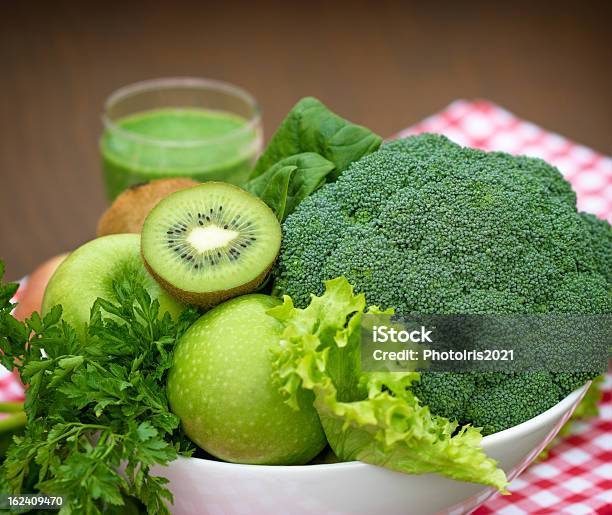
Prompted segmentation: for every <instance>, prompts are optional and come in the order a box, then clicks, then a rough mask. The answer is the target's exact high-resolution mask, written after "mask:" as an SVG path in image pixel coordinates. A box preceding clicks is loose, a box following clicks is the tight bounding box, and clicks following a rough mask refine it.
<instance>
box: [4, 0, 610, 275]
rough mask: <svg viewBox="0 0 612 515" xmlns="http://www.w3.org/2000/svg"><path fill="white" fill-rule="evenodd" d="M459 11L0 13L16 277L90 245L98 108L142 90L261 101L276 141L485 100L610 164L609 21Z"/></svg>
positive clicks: (9, 235)
mask: <svg viewBox="0 0 612 515" xmlns="http://www.w3.org/2000/svg"><path fill="white" fill-rule="evenodd" d="M455 4H461V2H453V3H451V2H440V1H437V2H403V3H388V2H384V1H376V2H370V3H362V2H352V3H350V4H349V3H344V2H333V1H328V2H317V1H309V2H303V3H300V4H295V5H292V4H290V3H284V4H278V5H276V4H274V3H261V2H256V1H255V2H250V3H248V4H244V5H241V4H237V3H233V2H223V1H217V2H214V3H211V4H208V3H207V2H205V1H200V2H197V3H196V2H193V3H181V2H163V3H162V2H157V3H146V4H145V3H138V2H125V1H124V2H120V3H119V2H117V3H116V4H113V2H110V1H108V0H107V1H105V2H100V3H95V2H94V3H91V2H78V3H76V2H72V3H69V2H55V1H54V2H44V3H43V2H40V3H33V2H2V4H1V6H0V178H1V180H0V258H1V259H4V260H5V261H6V264H7V270H8V277H9V278H11V279H16V278H18V277H20V276H22V275H23V274H26V273H28V271H30V270H32V268H33V267H35V266H36V264H37V263H39V262H40V261H42V260H44V259H46V258H48V257H50V256H52V255H54V254H57V253H59V252H63V251H66V250H70V249H73V248H75V247H76V246H78V245H79V244H81V243H83V242H85V241H86V240H88V239H90V238H91V237H92V236H93V235H94V231H95V225H96V221H97V218H98V216H99V215H100V213H101V212H102V211H103V209H104V207H105V203H104V198H103V192H102V182H101V175H100V173H101V172H100V165H99V155H98V148H97V140H98V137H99V135H100V130H101V124H100V113H101V107H102V103H103V101H104V99H105V97H106V96H107V95H108V94H109V93H110V92H112V91H113V90H114V89H116V88H118V87H119V86H122V85H124V84H127V83H131V82H135V81H139V80H143V79H149V78H155V77H161V76H175V75H193V76H202V77H212V78H218V79H222V80H226V81H230V82H233V83H236V84H238V85H241V86H243V87H244V88H246V89H248V90H250V91H251V92H252V93H253V94H254V95H255V96H256V97H257V98H258V99H259V101H260V104H261V106H262V108H263V113H264V125H265V129H266V135H267V136H268V137H269V136H270V134H271V133H272V132H273V130H274V128H275V127H276V125H277V124H278V122H279V121H280V120H281V119H282V117H283V116H284V115H285V114H286V112H287V111H288V110H289V108H290V107H291V106H292V104H293V103H294V102H295V101H296V100H298V99H299V98H300V97H301V96H304V95H314V96H317V97H319V98H321V99H322V100H323V101H325V102H326V103H327V104H328V105H329V106H330V107H332V109H334V110H336V111H337V112H339V113H340V114H342V115H344V116H345V117H347V118H350V119H351V120H354V121H356V122H359V123H362V124H365V125H367V126H369V127H371V128H372V129H373V130H375V131H376V132H378V133H380V134H382V135H390V134H392V133H393V132H394V131H397V130H398V129H401V128H403V127H406V126H408V125H411V124H413V123H415V122H417V121H418V120H420V119H421V118H423V117H425V116H427V115H429V114H431V113H433V112H435V111H438V110H439V109H441V108H442V107H444V106H445V105H446V104H448V103H449V102H450V101H452V100H454V99H456V98H488V99H491V100H493V101H495V102H498V103H500V104H502V105H504V106H505V107H507V108H508V109H510V110H512V111H514V112H515V113H517V114H518V115H519V116H522V117H524V118H528V119H530V120H532V121H533V122H535V123H538V124H540V125H542V126H544V127H546V128H548V129H552V130H554V131H557V132H560V133H562V134H565V135H567V136H569V137H570V138H572V139H574V140H577V141H579V142H581V143H584V144H586V145H589V146H592V147H594V148H595V149H597V150H599V151H602V152H605V153H610V149H611V144H612V57H611V56H612V36H611V34H612V31H611V29H610V26H611V25H612V20H611V16H610V9H609V8H606V7H603V5H604V4H603V3H602V4H601V5H598V4H589V3H588V2H574V3H573V6H572V7H564V6H563V5H562V4H561V3H559V2H554V3H552V2H551V3H550V4H548V5H544V4H542V3H541V2H534V1H532V2H527V3H524V4H522V5H521V4H519V3H517V2H506V3H504V5H501V2H486V3H484V2H483V3H482V5H478V4H471V7H467V6H460V5H455ZM498 4H500V5H498Z"/></svg>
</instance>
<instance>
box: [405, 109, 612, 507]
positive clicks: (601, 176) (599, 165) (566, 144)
mask: <svg viewBox="0 0 612 515" xmlns="http://www.w3.org/2000/svg"><path fill="white" fill-rule="evenodd" d="M420 132H437V133H440V134H444V135H446V136H447V137H448V138H450V139H451V140H453V141H455V142H456V143H459V144H460V145H464V146H469V147H477V148H481V149H483V150H502V151H504V152H509V153H511V154H526V155H530V156H534V157H539V158H542V159H544V160H545V161H548V162H549V163H551V164H553V165H555V166H557V167H558V168H559V170H561V172H562V173H563V175H564V176H565V178H566V179H567V180H568V181H570V182H571V183H572V186H573V188H574V190H575V191H576V193H577V196H578V209H580V210H582V211H588V212H590V213H593V214H595V215H597V216H599V217H600V218H605V219H608V220H609V221H612V158H610V157H607V156H603V155H601V154H598V153H597V152H594V151H593V150H591V149H589V148H587V147H584V146H582V145H577V144H576V143H573V142H571V141H569V140H568V139H566V138H564V137H562V136H559V135H558V134H553V133H550V132H547V131H545V130H544V129H542V128H540V127H538V126H536V125H534V124H532V123H530V122H526V121H524V120H521V119H519V118H517V117H516V116H514V115H513V114H512V113H509V112H508V111H506V110H505V109H502V108H501V107H499V106H497V105H495V104H493V103H491V102H487V101H476V102H468V101H465V100H457V101H456V102H453V103H452V104H451V105H449V106H448V107H447V108H446V109H444V110H443V111H442V112H440V113H438V114H435V115H433V116H431V117H429V118H427V119H425V120H423V121H422V122H421V123H419V124H417V125H415V126H413V127H410V128H408V129H405V130H403V131H401V132H400V133H399V134H398V135H397V137H402V136H408V135H411V134H416V133H420ZM600 409H601V415H600V417H599V418H597V419H595V420H592V421H589V422H587V423H579V424H576V425H575V426H574V430H573V434H571V435H570V436H567V437H566V438H564V439H563V440H562V441H561V442H560V443H559V444H558V445H556V446H555V447H554V448H553V449H552V451H551V452H550V455H549V457H548V459H547V460H546V461H545V462H543V463H536V464H534V465H532V466H531V467H530V468H528V469H527V470H526V471H525V472H523V473H522V474H521V476H520V477H519V478H517V479H515V480H514V481H513V482H512V484H511V486H510V488H509V490H510V491H511V492H512V495H508V496H502V495H496V496H494V497H492V498H491V499H490V500H488V501H487V502H486V503H485V504H484V505H483V506H481V507H480V508H478V509H477V510H476V511H475V512H474V515H487V514H490V513H500V514H504V515H522V514H525V513H539V514H544V513H551V514H552V513H563V514H576V515H578V514H591V513H601V514H604V513H605V514H611V515H612V374H608V376H607V377H606V382H605V384H604V398H603V400H602V402H601V406H600Z"/></svg>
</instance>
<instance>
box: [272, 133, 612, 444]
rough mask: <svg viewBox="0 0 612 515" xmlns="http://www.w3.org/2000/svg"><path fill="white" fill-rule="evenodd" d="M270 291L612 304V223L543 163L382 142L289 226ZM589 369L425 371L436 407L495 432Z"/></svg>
mask: <svg viewBox="0 0 612 515" xmlns="http://www.w3.org/2000/svg"><path fill="white" fill-rule="evenodd" d="M283 229H284V230H283V235H284V236H283V244H282V247H281V253H280V256H279V260H278V264H277V267H276V269H275V289H276V291H277V292H279V293H287V294H289V295H291V297H292V298H293V299H294V302H295V303H296V305H298V306H302V307H303V306H305V305H306V304H307V303H308V300H309V298H310V294H312V293H315V294H321V293H322V288H323V281H324V280H327V279H332V278H334V277H337V276H339V275H344V276H345V277H346V278H347V279H348V280H349V281H350V282H351V283H352V284H353V285H354V286H355V288H356V290H357V291H361V292H363V293H364V294H365V296H366V299H367V301H368V303H370V304H376V305H378V306H379V307H381V308H383V309H385V308H394V309H395V311H396V313H398V314H400V315H401V314H404V315H407V314H410V313H422V314H513V313H516V314H538V313H556V314H565V313H572V314H609V313H612V282H611V280H612V279H611V275H612V229H611V228H610V225H609V224H608V223H607V222H604V221H599V220H597V219H595V218H594V217H592V216H591V215H585V214H580V213H578V212H577V210H576V197H575V194H574V192H573V191H572V189H571V187H570V185H569V184H568V183H567V182H566V181H565V180H564V179H563V177H562V175H561V174H560V172H559V171H558V170H557V169H556V168H554V167H553V166H550V165H548V164H547V163H545V162H544V161H542V160H539V159H533V158H528V157H514V156H511V155H509V154H505V153H501V152H491V153H487V152H483V151H480V150H476V149H470V148H462V147H460V146H459V145H456V144H454V143H452V142H451V141H450V140H448V139H447V138H445V137H443V136H438V135H432V134H426V135H420V136H413V137H409V138H405V139H402V140H397V141H393V142H390V143H387V144H386V145H384V146H383V147H381V149H380V150H378V151H376V152H374V153H372V154H370V155H368V156H366V157H364V158H362V159H360V160H359V161H356V162H354V163H352V164H351V165H350V167H349V168H348V169H347V170H346V171H345V172H344V173H343V174H342V175H341V176H340V177H339V178H338V180H337V181H336V182H334V183H330V184H326V185H325V186H323V187H322V188H321V189H320V190H318V191H317V192H315V193H314V194H313V195H311V196H310V197H309V198H307V199H306V200H304V201H303V202H302V203H301V204H300V205H299V206H298V207H297V209H296V211H295V212H294V213H293V214H292V215H290V216H289V217H288V218H287V220H286V221H285V223H284V226H283ZM595 375H596V374H583V373H581V374H577V373H576V374H572V373H566V374H553V373H545V372H542V373H533V374H529V375H528V374H519V375H515V374H506V373H499V372H498V373H481V374H475V375H474V374H472V375H470V376H466V377H457V376H458V373H449V374H444V375H442V374H433V373H423V374H422V377H421V382H420V383H418V384H417V385H415V386H414V387H413V388H414V391H415V394H416V395H417V397H419V399H420V400H421V401H422V402H423V403H425V404H427V405H428V406H429V407H430V409H431V411H432V412H433V413H435V414H439V415H442V416H445V417H447V418H449V419H454V420H457V421H459V422H461V423H473V424H475V425H481V426H483V432H484V433H485V434H488V433H490V432H494V431H499V430H501V429H505V428H507V427H511V426H513V425H516V424H518V423H520V422H523V421H525V420H527V419H529V418H531V417H533V416H534V415H537V414H538V413H540V412H542V411H544V410H546V409H547V408H549V407H551V406H552V405H554V404H555V403H557V402H558V401H560V400H561V399H562V398H563V397H564V396H565V395H567V393H569V392H570V391H572V390H573V389H575V388H576V387H578V386H580V385H581V384H584V382H586V381H587V380H589V379H592V378H593V377H594V376H595Z"/></svg>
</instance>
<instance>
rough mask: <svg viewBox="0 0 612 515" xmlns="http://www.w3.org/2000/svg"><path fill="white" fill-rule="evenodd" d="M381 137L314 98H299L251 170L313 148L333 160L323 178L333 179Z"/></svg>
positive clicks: (255, 172)
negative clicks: (328, 173) (331, 166)
mask: <svg viewBox="0 0 612 515" xmlns="http://www.w3.org/2000/svg"><path fill="white" fill-rule="evenodd" d="M381 141H382V138H381V137H380V136H378V135H376V134H374V133H373V132H372V131H370V130H369V129H367V128H365V127H362V126H360V125H355V124H353V123H351V122H349V121H348V120H345V119H344V118H341V117H340V116H338V115H337V114H335V113H333V112H331V111H330V110H329V109H328V108H327V107H326V106H325V105H324V104H323V103H321V102H320V101H319V100H317V99H316V98H312V97H306V98H303V99H302V100H300V101H299V102H298V103H297V104H296V105H295V106H294V107H293V109H292V110H291V111H290V112H289V114H288V115H287V117H286V118H285V119H284V120H283V122H282V123H281V124H280V126H279V127H278V129H277V131H276V133H275V134H274V136H272V139H271V140H270V143H269V145H268V147H267V148H266V150H265V151H264V153H263V154H262V155H261V157H260V158H259V160H258V161H257V163H256V164H255V168H254V170H253V172H252V173H251V177H250V178H251V179H254V178H255V177H258V176H260V175H262V174H264V173H265V172H266V171H267V170H268V169H269V168H270V167H272V166H274V165H275V164H276V163H278V162H279V161H281V160H282V159H283V158H286V157H288V156H292V155H295V154H301V153H303V152H316V153H317V154H320V155H321V156H323V157H324V158H325V159H327V160H328V161H331V162H332V163H333V164H334V170H333V173H331V174H330V176H328V177H327V180H335V179H337V178H338V176H339V175H340V174H341V173H342V172H343V171H344V170H345V169H346V168H348V166H349V164H351V163H352V162H353V161H357V160H358V159H359V158H361V157H363V156H365V155H367V154H369V153H371V152H373V151H374V150H376V149H377V148H378V147H379V146H380V144H381Z"/></svg>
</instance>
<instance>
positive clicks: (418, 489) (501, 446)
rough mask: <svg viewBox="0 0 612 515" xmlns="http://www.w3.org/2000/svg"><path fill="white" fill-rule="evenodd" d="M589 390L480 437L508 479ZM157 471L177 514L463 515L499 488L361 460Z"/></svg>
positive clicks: (174, 466) (177, 466) (180, 466)
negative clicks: (497, 431) (299, 464)
mask: <svg viewBox="0 0 612 515" xmlns="http://www.w3.org/2000/svg"><path fill="white" fill-rule="evenodd" d="M587 388H588V384H587V385H585V386H584V387H582V388H580V389H578V390H576V391H574V392H573V393H571V394H570V395H568V396H567V397H566V398H565V399H563V400H562V401H561V402H560V403H559V404H557V405H555V406H553V407H552V408H551V409H549V410H548V411H545V412H544V413H542V414H540V415H538V416H537V417H535V418H532V419H531V420H528V421H527V422H524V423H522V424H520V425H518V426H515V427H512V428H510V429H506V430H505V431H501V432H499V433H495V434H492V435H489V436H486V437H485V438H483V440H482V445H483V447H484V449H485V451H486V453H487V454H488V455H489V456H491V457H493V458H495V459H496V460H497V461H498V463H499V466H500V467H501V468H503V469H504V471H505V472H506V474H507V476H508V479H509V480H512V479H514V478H515V477H516V476H517V475H518V474H520V473H521V472H522V471H523V470H524V469H525V468H526V467H527V466H528V465H529V464H530V463H531V462H532V461H533V460H534V459H535V457H536V456H537V455H538V454H540V452H541V451H542V449H544V447H545V446H546V445H547V444H548V443H549V442H550V441H551V440H552V439H553V438H554V437H555V436H556V434H557V432H558V431H559V429H560V428H561V426H562V425H563V424H564V423H565V422H566V421H567V419H568V418H569V417H570V415H571V414H572V412H573V411H574V408H575V407H576V405H577V404H578V402H579V401H580V399H581V398H582V396H583V395H584V393H585V392H586V390H587ZM153 473H154V474H158V475H161V476H165V477H167V478H168V479H169V480H170V485H169V487H170V490H171V491H172V493H173V494H174V506H173V507H172V513H173V514H175V515H192V514H193V515H288V514H290V515H315V514H316V515H345V514H346V515H348V514H351V515H352V514H363V515H366V514H367V515H372V514H376V513H384V514H385V515H396V514H398V515H399V514H408V513H410V514H419V515H421V514H429V513H449V514H452V515H455V514H457V515H458V514H461V513H469V512H470V511H472V510H474V509H475V508H477V507H478V506H480V505H481V504H482V503H483V502H484V501H486V500H487V499H488V498H489V497H490V496H491V495H493V494H494V493H495V490H494V489H492V488H488V487H485V486H482V485H477V484H473V483H464V482H459V481H453V480H451V479H446V478H444V477H442V476H439V475H436V474H425V475H421V476H414V475H408V474H402V473H400V472H394V471H391V470H388V469H385V468H381V467H376V466H374V465H368V464H366V463H361V462H358V461H353V462H348V463H334V464H323V465H301V466H264V465H238V464H234V463H225V462H219V461H211V460H206V459H199V458H179V459H178V460H176V461H174V462H172V463H171V464H170V465H169V466H168V467H156V468H155V469H154V470H153Z"/></svg>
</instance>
